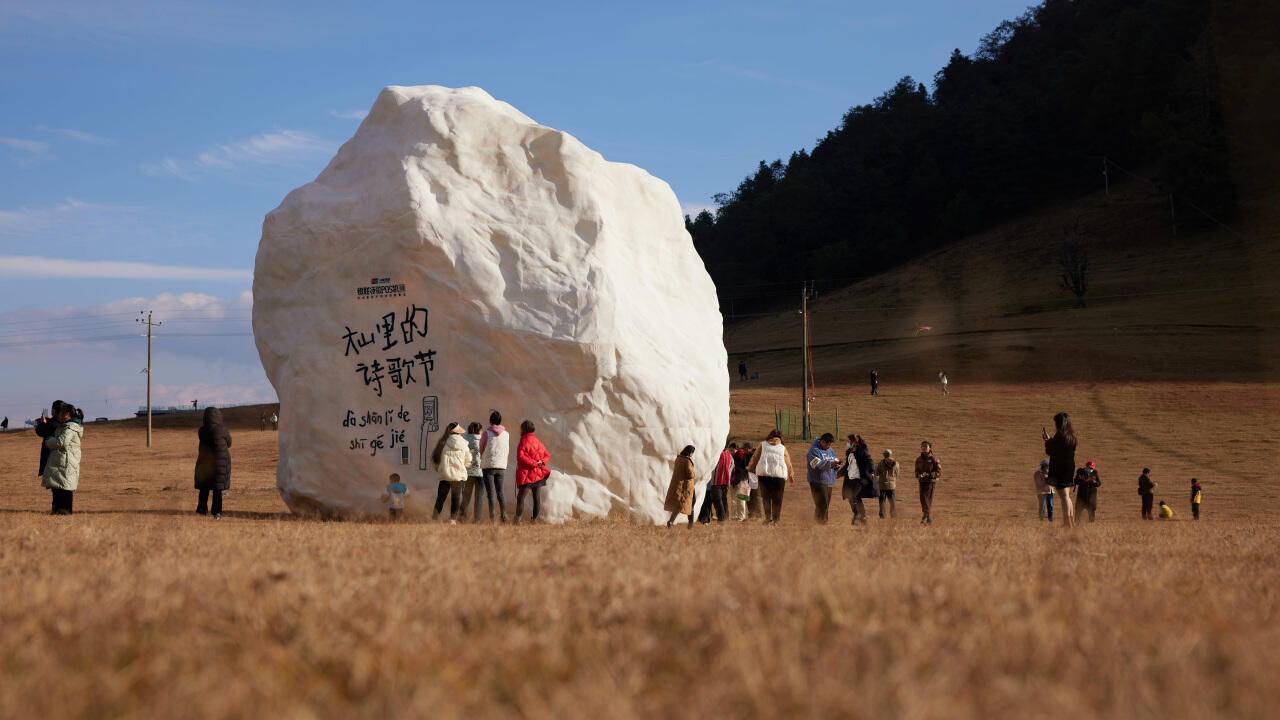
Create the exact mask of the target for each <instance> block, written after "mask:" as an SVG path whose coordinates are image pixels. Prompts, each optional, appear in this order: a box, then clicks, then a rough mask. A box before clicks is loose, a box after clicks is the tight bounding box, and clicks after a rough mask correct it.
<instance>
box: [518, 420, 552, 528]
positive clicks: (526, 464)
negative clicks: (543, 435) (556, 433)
mask: <svg viewBox="0 0 1280 720" xmlns="http://www.w3.org/2000/svg"><path fill="white" fill-rule="evenodd" d="M550 460H551V453H549V452H547V448H546V446H545V445H543V444H542V441H541V440H539V439H538V436H537V435H534V427H533V423H532V422H530V421H528V420H525V421H524V422H522V423H520V444H519V445H517V446H516V486H517V487H518V488H519V489H518V490H517V491H516V518H515V522H516V525H519V524H520V521H521V517H522V516H523V515H524V498H525V496H526V495H532V496H533V514H532V515H531V516H530V517H529V521H530V522H537V521H538V511H539V509H540V507H541V502H540V498H539V495H540V494H541V492H542V488H544V487H546V485H547V477H548V476H550V475H551V468H549V467H547V462H548V461H550Z"/></svg>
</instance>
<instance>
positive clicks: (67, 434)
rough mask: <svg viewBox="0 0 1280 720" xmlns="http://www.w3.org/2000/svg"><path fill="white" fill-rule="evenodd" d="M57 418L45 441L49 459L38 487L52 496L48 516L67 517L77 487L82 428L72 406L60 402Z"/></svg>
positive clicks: (82, 435)
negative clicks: (44, 488)
mask: <svg viewBox="0 0 1280 720" xmlns="http://www.w3.org/2000/svg"><path fill="white" fill-rule="evenodd" d="M56 415H57V417H55V418H54V419H55V420H57V422H58V426H57V427H56V428H55V429H54V431H53V434H51V435H50V436H49V437H47V438H45V441H44V446H45V447H47V448H49V457H48V459H47V461H46V462H45V466H44V475H43V476H42V479H41V481H40V485H41V487H46V488H49V490H50V491H51V492H52V494H53V503H52V506H51V510H50V513H49V514H50V515H70V514H71V511H72V504H73V500H74V493H75V491H76V488H78V487H79V486H80V441H81V439H82V438H83V437H84V425H83V423H81V421H80V418H79V417H77V413H76V408H75V406H73V405H72V404H71V403H62V405H61V406H60V407H59V408H58V411H57V413H56Z"/></svg>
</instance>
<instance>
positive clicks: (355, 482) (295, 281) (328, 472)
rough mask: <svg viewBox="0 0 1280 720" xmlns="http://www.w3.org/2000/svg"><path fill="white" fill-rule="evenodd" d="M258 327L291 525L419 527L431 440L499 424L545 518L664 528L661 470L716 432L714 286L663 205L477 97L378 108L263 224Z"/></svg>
mask: <svg viewBox="0 0 1280 720" xmlns="http://www.w3.org/2000/svg"><path fill="white" fill-rule="evenodd" d="M253 295H254V307H253V327H254V336H255V338H256V342H257V345H258V352H259V355H260V356H261V358H262V364H263V366H264V367H265V369H266V373H267V377H268V378H270V380H271V383H272V384H273V385H274V386H275V389H276V391H277V393H278V394H279V397H280V401H281V409H282V414H281V422H280V461H279V468H278V470H277V476H276V483H277V486H278V487H279V489H280V492H281V495H282V496H283V497H284V500H285V502H286V503H287V504H288V505H289V506H290V507H291V508H293V509H295V510H318V511H322V512H333V513H359V512H377V511H380V510H381V509H382V507H383V506H382V505H381V504H380V495H381V492H382V488H383V487H384V486H385V485H386V484H387V482H388V480H387V478H388V475H389V474H390V473H392V472H398V473H399V474H400V476H401V477H402V478H403V479H404V481H405V482H406V483H407V484H408V485H409V486H410V488H412V489H413V491H414V493H413V494H412V495H410V497H409V501H408V503H407V507H408V509H409V511H410V512H419V513H422V512H429V511H430V507H431V504H432V501H433V500H434V496H435V488H436V484H437V481H438V476H437V474H436V472H435V470H434V469H431V468H430V464H429V459H428V458H426V457H425V455H426V454H428V453H429V451H430V449H431V447H433V446H434V445H435V442H436V440H437V439H438V438H439V437H440V433H441V432H443V431H444V429H445V424H446V423H447V422H450V421H456V422H460V423H463V424H464V425H465V424H466V423H468V422H471V421H473V420H474V421H478V422H481V423H483V424H485V425H487V419H488V416H489V411H490V410H491V409H498V410H500V411H501V412H502V414H503V418H504V420H505V424H506V425H507V427H508V430H509V431H510V432H511V434H512V438H511V461H510V466H509V468H508V472H507V475H506V483H505V484H506V489H507V495H508V497H511V496H513V495H514V488H513V486H514V484H515V448H516V444H517V441H518V436H519V431H518V427H519V425H520V421H521V420H523V419H529V420H532V421H533V422H534V423H535V424H536V425H537V434H538V436H539V438H541V439H542V441H543V442H544V443H545V444H546V446H547V448H548V450H549V451H550V453H551V467H552V469H553V472H552V474H551V477H550V479H549V482H548V488H547V489H546V490H545V491H544V495H543V496H544V507H543V511H544V513H545V514H546V516H547V517H548V518H549V519H563V518H566V517H568V516H570V515H572V514H574V513H578V514H583V515H604V514H607V513H609V512H611V511H622V512H628V513H630V514H632V515H633V516H636V517H639V518H643V519H649V520H655V521H656V520H658V519H660V518H661V517H663V514H662V500H663V496H664V493H665V490H666V485H667V481H668V479H669V478H670V474H671V463H672V460H673V459H674V457H675V455H676V453H677V452H679V450H680V449H681V448H682V447H684V446H685V445H689V444H692V445H695V446H696V447H697V449H698V452H697V455H695V463H696V464H695V467H696V468H697V470H698V471H699V473H700V474H701V475H703V476H704V477H705V476H706V475H707V474H708V473H709V472H710V471H711V470H712V463H713V462H714V460H715V458H716V455H717V454H718V451H719V450H720V448H721V446H722V445H723V443H724V440H725V437H726V435H727V433H728V430H729V379H728V370H727V358H726V354H725V349H724V343H723V338H722V332H723V328H722V320H721V316H720V313H719V309H718V303H717V300H716V294H715V288H714V286H713V285H712V282H711V279H710V277H709V276H708V275H707V273H706V270H705V269H704V267H703V263H702V260H701V259H700V258H699V257H698V255H697V253H696V252H695V251H694V248H693V243H692V241H691V239H690V237H689V235H688V233H687V232H686V231H685V228H684V224H683V219H682V216H681V211H680V206H679V203H678V202H677V200H676V197H675V195H674V193H672V191H671V188H670V187H669V186H668V185H667V184H666V183H664V182H662V181H661V180H658V179H657V178H654V177H653V176H651V175H649V174H648V173H646V172H645V171H643V170H641V169H640V168H637V167H635V166H632V165H625V164H620V163H612V162H608V161H606V160H605V159H604V158H603V157H601V156H600V154H599V153H597V152H595V151H593V150H591V149H589V148H587V147H586V146H584V145H583V144H582V143H580V142H578V141H577V140H576V139H574V138H573V137H571V136H569V135H568V134H566V133H563V132H560V131H557V130H553V129H551V128H548V127H544V126H542V125H539V124H537V123H536V122H534V121H533V120H531V119H529V118H528V117H526V116H525V115H523V114H522V113H520V112H519V111H518V110H516V109H515V108H514V107H512V106H510V105H508V104H507V103H504V102H499V101H497V100H494V99H493V98H492V97H490V96H489V95H488V94H487V93H485V92H484V91H483V90H481V89H479V88H474V87H470V88H460V89H449V88H443V87H436V86H424V87H388V88H386V89H384V90H383V91H382V93H381V94H380V95H379V96H378V99H377V101H376V102H375V103H374V105H373V108H372V109H371V110H370V112H369V115H368V117H366V118H365V120H364V122H362V123H361V125H360V129H359V130H358V131H357V132H356V134H355V136H354V137H352V138H351V140H349V141H348V142H347V143H346V144H344V145H343V146H342V148H341V149H340V150H339V151H338V154H337V155H336V156H335V157H334V158H333V160H332V161H331V162H330V163H329V165H328V167H326V168H325V170H324V171H323V172H322V173H321V174H320V176H319V177H317V178H316V180H315V181H314V182H312V183H309V184H307V185H304V186H302V187H300V188H298V189H296V190H294V191H293V192H291V193H289V195H288V196H287V197H286V198H285V200H284V202H283V203H281V204H280V207H278V208H276V209H275V210H273V211H272V212H271V213H270V214H268V215H267V217H266V220H265V221H264V223H263V228H262V241H261V243H260V245H259V247H258V257H257V262H256V266H255V269H254V279H253Z"/></svg>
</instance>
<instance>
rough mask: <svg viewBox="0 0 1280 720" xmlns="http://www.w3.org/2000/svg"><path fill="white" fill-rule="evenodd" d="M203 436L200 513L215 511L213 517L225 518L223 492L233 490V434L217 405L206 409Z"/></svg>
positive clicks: (199, 470) (198, 466)
mask: <svg viewBox="0 0 1280 720" xmlns="http://www.w3.org/2000/svg"><path fill="white" fill-rule="evenodd" d="M197 434H198V435H199V436H200V454H199V455H197V456H196V489H197V490H199V491H200V502H199V503H198V504H197V505H196V514H197V515H208V514H209V510H210V509H212V510H213V517H214V519H217V518H220V517H222V491H223V490H230V489H231V433H229V432H227V426H226V425H223V424H222V411H221V410H219V409H218V408H215V407H210V408H205V409H204V424H203V425H201V426H200V430H199V431H198V433H197ZM211 494H212V495H213V507H212V508H210V507H209V495H211Z"/></svg>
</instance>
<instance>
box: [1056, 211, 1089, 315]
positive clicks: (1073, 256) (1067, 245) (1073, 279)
mask: <svg viewBox="0 0 1280 720" xmlns="http://www.w3.org/2000/svg"><path fill="white" fill-rule="evenodd" d="M1058 269H1059V271H1060V272H1061V273H1062V275H1061V279H1062V289H1064V290H1066V291H1067V292H1070V293H1072V294H1073V295H1075V296H1076V307H1078V308H1082V307H1084V294H1085V293H1086V292H1088V290H1089V286H1088V284H1087V283H1086V282H1085V280H1086V276H1087V274H1088V272H1089V251H1088V250H1087V249H1086V248H1085V243H1084V233H1082V232H1081V231H1080V218H1076V221H1075V222H1074V223H1072V224H1071V226H1070V227H1066V228H1063V230H1062V247H1060V248H1059V249H1058Z"/></svg>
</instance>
